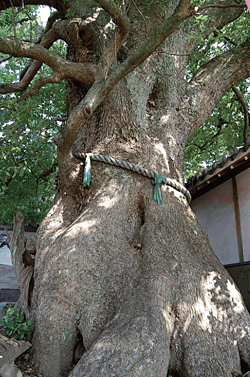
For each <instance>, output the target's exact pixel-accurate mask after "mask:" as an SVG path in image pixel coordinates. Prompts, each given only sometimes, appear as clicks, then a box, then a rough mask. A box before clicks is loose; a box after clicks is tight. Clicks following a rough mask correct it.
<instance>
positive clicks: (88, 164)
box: [83, 153, 92, 187]
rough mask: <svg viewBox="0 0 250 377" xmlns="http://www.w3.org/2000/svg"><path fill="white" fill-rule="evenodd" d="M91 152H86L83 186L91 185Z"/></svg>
mask: <svg viewBox="0 0 250 377" xmlns="http://www.w3.org/2000/svg"><path fill="white" fill-rule="evenodd" d="M90 157H91V153H87V154H86V158H85V167H84V176H83V187H89V186H90V185H91V173H92V168H91V161H90Z"/></svg>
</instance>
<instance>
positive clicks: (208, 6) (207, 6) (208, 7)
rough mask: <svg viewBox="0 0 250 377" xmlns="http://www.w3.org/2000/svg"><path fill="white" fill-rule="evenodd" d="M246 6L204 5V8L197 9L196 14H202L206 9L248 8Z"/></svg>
mask: <svg viewBox="0 0 250 377" xmlns="http://www.w3.org/2000/svg"><path fill="white" fill-rule="evenodd" d="M246 7H247V5H246V4H223V5H222V4H208V5H203V6H202V7H199V8H198V7H197V8H196V7H195V14H197V13H199V12H202V11H203V10H204V9H210V8H221V9H227V8H246Z"/></svg>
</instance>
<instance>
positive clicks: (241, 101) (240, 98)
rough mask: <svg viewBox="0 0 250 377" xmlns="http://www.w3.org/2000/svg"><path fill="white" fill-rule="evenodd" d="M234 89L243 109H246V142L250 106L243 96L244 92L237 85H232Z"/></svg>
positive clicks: (244, 131)
mask: <svg viewBox="0 0 250 377" xmlns="http://www.w3.org/2000/svg"><path fill="white" fill-rule="evenodd" d="M232 89H233V91H234V93H235V94H236V96H237V97H238V99H239V101H240V103H241V104H242V107H243V110H244V119H245V124H244V130H243V138H244V143H245V144H246V141H247V131H248V127H249V113H248V106H247V103H246V100H245V98H244V96H243V94H242V93H241V92H240V91H239V89H238V88H236V86H235V85H232Z"/></svg>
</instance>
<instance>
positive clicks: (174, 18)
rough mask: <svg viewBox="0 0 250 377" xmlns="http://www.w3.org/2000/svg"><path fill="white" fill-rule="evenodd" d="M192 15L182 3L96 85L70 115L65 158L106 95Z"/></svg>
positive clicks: (62, 145) (64, 140)
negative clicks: (86, 121)
mask: <svg viewBox="0 0 250 377" xmlns="http://www.w3.org/2000/svg"><path fill="white" fill-rule="evenodd" d="M191 14H192V8H191V6H190V1H189V0H181V1H180V4H179V5H178V6H177V7H176V9H175V10H174V12H173V14H172V15H171V16H170V17H169V18H168V19H167V20H166V21H165V22H164V23H163V25H162V26H161V27H160V28H159V29H158V30H157V31H156V32H154V33H153V35H152V36H151V37H150V38H149V39H148V41H146V42H145V43H144V44H143V45H142V46H141V47H140V48H139V49H138V50H137V51H135V52H134V53H133V54H132V55H131V56H130V57H129V58H127V60H125V61H124V62H123V63H122V64H121V65H120V66H118V67H117V68H116V69H115V70H113V71H112V72H111V74H110V76H109V77H108V78H107V79H106V80H102V82H95V83H94V84H93V85H92V87H91V89H90V90H89V92H88V93H87V95H86V97H85V98H84V99H83V100H82V101H81V102H80V103H79V105H78V106H76V107H75V109H74V111H73V112H72V113H71V115H70V117H69V119H68V122H67V125H66V127H65V129H64V132H63V135H62V138H61V140H60V141H59V140H57V144H58V146H59V149H60V153H62V155H68V154H69V152H70V150H71V147H72V145H73V142H74V140H75V137H76V135H77V133H78V130H79V128H80V127H81V125H82V123H83V122H84V121H85V120H86V118H87V117H89V116H91V114H92V113H93V111H94V110H95V109H96V108H97V107H98V106H99V105H100V103H101V102H102V101H103V99H104V98H105V97H106V96H107V94H108V93H109V92H110V91H111V90H112V89H113V88H114V86H115V85H116V84H117V83H118V82H119V81H120V80H121V79H122V78H123V77H124V76H126V75H127V74H128V73H130V72H131V71H133V70H134V69H135V68H136V67H138V66H139V65H140V64H141V63H142V62H143V61H144V60H145V59H147V57H149V56H150V55H151V54H152V53H153V52H154V51H155V50H156V49H157V47H158V46H160V44H161V43H162V42H163V41H164V40H165V39H166V38H167V37H168V36H169V35H171V34H172V33H173V32H174V31H175V30H176V29H177V28H178V26H179V25H180V24H181V23H182V22H183V20H185V19H186V18H187V17H190V16H191Z"/></svg>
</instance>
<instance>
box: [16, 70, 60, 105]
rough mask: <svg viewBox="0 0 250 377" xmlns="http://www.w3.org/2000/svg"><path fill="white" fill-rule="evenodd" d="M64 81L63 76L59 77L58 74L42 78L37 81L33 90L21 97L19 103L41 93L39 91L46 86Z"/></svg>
mask: <svg viewBox="0 0 250 377" xmlns="http://www.w3.org/2000/svg"><path fill="white" fill-rule="evenodd" d="M63 79H64V76H63V74H61V75H59V74H58V73H54V74H53V75H52V76H47V77H41V78H40V79H38V80H37V81H36V83H35V85H34V86H33V88H31V89H29V90H28V91H27V92H26V93H24V94H23V95H22V96H21V98H20V100H19V102H20V101H24V100H26V99H27V98H29V97H31V96H34V95H36V94H37V93H38V92H39V90H40V89H41V87H42V86H44V85H46V84H58V83H59V82H60V81H62V80H63Z"/></svg>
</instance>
